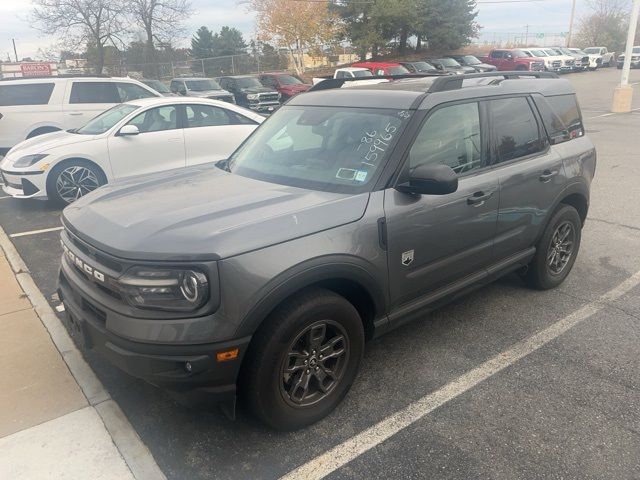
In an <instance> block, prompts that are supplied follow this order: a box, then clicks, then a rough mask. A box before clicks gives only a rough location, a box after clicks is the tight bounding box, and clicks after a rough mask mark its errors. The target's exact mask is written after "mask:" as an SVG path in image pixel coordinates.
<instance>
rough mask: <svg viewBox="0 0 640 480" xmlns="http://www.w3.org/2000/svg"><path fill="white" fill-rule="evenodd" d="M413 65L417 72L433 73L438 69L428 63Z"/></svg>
mask: <svg viewBox="0 0 640 480" xmlns="http://www.w3.org/2000/svg"><path fill="white" fill-rule="evenodd" d="M412 65H413V68H415V69H416V72H432V71H434V70H436V67H434V66H433V65H431V64H430V63H427V62H413V63H412Z"/></svg>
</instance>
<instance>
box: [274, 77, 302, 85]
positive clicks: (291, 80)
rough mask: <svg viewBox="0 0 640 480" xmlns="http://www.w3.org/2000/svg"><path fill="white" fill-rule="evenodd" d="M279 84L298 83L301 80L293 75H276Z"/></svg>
mask: <svg viewBox="0 0 640 480" xmlns="http://www.w3.org/2000/svg"><path fill="white" fill-rule="evenodd" d="M278 80H280V84H281V85H300V84H301V83H302V81H301V80H300V79H299V78H296V77H294V76H293V75H280V76H278Z"/></svg>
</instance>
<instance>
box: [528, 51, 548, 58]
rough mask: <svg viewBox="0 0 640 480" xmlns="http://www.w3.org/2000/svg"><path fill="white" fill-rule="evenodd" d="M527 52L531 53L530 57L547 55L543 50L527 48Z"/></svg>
mask: <svg viewBox="0 0 640 480" xmlns="http://www.w3.org/2000/svg"><path fill="white" fill-rule="evenodd" d="M529 52H530V53H531V56H532V57H548V56H549V55H547V54H546V53H545V52H544V51H543V50H529Z"/></svg>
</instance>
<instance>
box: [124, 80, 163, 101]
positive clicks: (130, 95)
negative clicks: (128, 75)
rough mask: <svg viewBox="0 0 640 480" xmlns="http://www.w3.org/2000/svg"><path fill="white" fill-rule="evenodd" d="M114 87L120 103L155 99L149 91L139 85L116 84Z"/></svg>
mask: <svg viewBox="0 0 640 480" xmlns="http://www.w3.org/2000/svg"><path fill="white" fill-rule="evenodd" d="M116 85H117V89H118V94H119V95H120V101H121V102H128V101H131V100H138V99H139V98H149V97H155V95H154V94H153V93H151V92H150V91H149V90H147V89H146V88H142V87H141V86H140V85H136V84H135V83H126V82H118V83H116Z"/></svg>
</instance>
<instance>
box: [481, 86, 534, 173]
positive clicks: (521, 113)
mask: <svg viewBox="0 0 640 480" xmlns="http://www.w3.org/2000/svg"><path fill="white" fill-rule="evenodd" d="M490 104H491V120H492V126H493V139H494V145H495V151H496V152H495V153H496V157H497V158H496V160H497V162H498V163H501V162H508V161H509V160H513V159H516V158H520V157H525V156H527V155H532V154H534V153H538V152H540V151H542V150H543V149H544V147H545V142H543V141H542V139H541V138H540V130H539V128H538V122H537V121H536V117H535V115H534V114H533V111H532V110H531V107H530V105H529V102H528V101H527V99H526V98H524V97H518V98H505V99H501V100H492V101H491V102H490Z"/></svg>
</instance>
